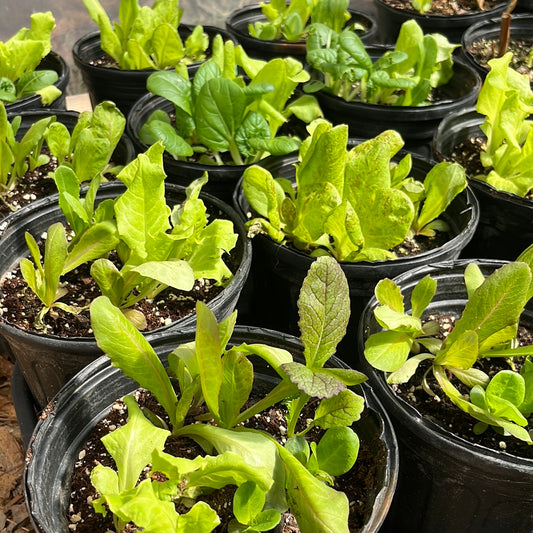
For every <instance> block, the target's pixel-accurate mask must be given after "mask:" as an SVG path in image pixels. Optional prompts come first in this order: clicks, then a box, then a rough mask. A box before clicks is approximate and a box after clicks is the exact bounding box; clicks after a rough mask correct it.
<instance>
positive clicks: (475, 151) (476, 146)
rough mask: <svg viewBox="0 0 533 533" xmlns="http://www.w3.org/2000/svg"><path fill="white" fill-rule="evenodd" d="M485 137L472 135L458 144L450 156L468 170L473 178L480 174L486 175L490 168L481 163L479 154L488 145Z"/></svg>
mask: <svg viewBox="0 0 533 533" xmlns="http://www.w3.org/2000/svg"><path fill="white" fill-rule="evenodd" d="M486 142H487V139H486V138H485V137H472V138H470V139H467V140H466V141H464V142H462V143H461V144H458V145H457V146H456V147H455V148H454V150H453V152H452V154H451V157H450V160H451V161H453V162H454V163H459V164H460V165H462V166H463V168H464V169H465V170H466V174H467V176H469V177H471V178H473V177H475V176H479V175H486V174H488V173H489V172H490V169H488V168H485V167H484V166H483V165H482V164H481V159H480V157H479V154H480V152H481V151H482V150H484V149H485V147H486Z"/></svg>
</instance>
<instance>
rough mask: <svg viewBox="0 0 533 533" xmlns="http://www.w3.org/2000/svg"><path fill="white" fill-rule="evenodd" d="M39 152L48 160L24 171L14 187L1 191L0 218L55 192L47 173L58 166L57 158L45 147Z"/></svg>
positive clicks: (52, 181)
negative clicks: (44, 163)
mask: <svg viewBox="0 0 533 533" xmlns="http://www.w3.org/2000/svg"><path fill="white" fill-rule="evenodd" d="M41 153H42V154H44V155H47V156H48V157H49V158H50V160H49V162H48V163H47V164H46V165H41V166H40V167H37V168H36V169H34V170H31V171H28V172H26V173H25V174H24V176H22V177H21V178H20V179H19V180H18V182H17V185H16V187H14V188H13V189H11V190H9V191H5V192H2V194H1V196H0V220H2V219H3V218H5V217H6V216H8V215H9V214H11V213H12V212H14V211H17V210H19V209H20V208H21V207H24V206H25V205H28V204H30V203H31V202H35V200H38V199H40V198H44V197H45V196H49V195H51V194H54V193H56V192H57V187H56V184H55V182H54V180H53V179H52V178H51V177H49V174H50V173H52V172H54V171H55V170H56V168H57V166H58V163H57V159H56V158H55V157H54V156H52V155H51V154H50V151H49V150H48V148H47V147H43V149H42V150H41Z"/></svg>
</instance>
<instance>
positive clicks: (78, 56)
mask: <svg viewBox="0 0 533 533" xmlns="http://www.w3.org/2000/svg"><path fill="white" fill-rule="evenodd" d="M201 26H202V27H203V29H204V33H207V35H208V36H209V45H210V44H211V41H212V39H213V37H214V36H215V35H216V34H221V35H222V38H223V39H224V40H232V41H234V42H235V38H234V37H233V35H232V34H231V33H230V32H228V31H227V30H225V29H224V28H219V27H217V26H210V25H203V24H201ZM192 28H194V25H192V24H183V23H182V24H180V25H179V27H178V31H179V30H180V29H184V30H186V31H189V30H191V29H192ZM96 44H98V50H100V51H101V54H100V55H107V54H106V52H104V51H103V50H102V48H101V39H100V30H93V31H90V32H88V33H86V34H85V35H82V36H81V37H80V38H79V39H78V40H77V41H76V42H75V43H74V44H73V45H72V57H73V58H74V63H76V65H77V66H78V67H79V68H82V69H85V70H87V71H89V72H98V73H100V74H103V73H105V72H106V71H109V70H111V71H113V72H122V73H123V74H124V76H132V77H134V76H139V75H142V74H146V75H147V76H148V75H150V74H151V73H152V72H157V71H158V69H121V68H117V67H104V66H101V65H93V64H91V63H90V62H89V61H88V60H87V59H86V58H85V57H84V56H85V54H83V53H82V51H81V48H82V46H84V45H96ZM201 63H203V60H202V61H194V62H193V63H190V64H189V65H187V67H188V68H195V67H198V66H199V65H200V64H201ZM166 70H174V69H173V68H168V69H166Z"/></svg>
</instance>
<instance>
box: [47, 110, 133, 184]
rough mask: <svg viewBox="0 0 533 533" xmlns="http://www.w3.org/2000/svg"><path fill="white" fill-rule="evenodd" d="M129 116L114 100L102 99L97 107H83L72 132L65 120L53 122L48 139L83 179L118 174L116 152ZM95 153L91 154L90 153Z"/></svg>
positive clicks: (59, 156) (52, 149)
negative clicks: (90, 108) (113, 162)
mask: <svg viewBox="0 0 533 533" xmlns="http://www.w3.org/2000/svg"><path fill="white" fill-rule="evenodd" d="M125 126H126V119H125V118H124V115H123V114H122V113H121V112H120V110H119V109H118V108H117V106H116V105H115V104H114V103H113V102H101V103H100V104H98V105H97V106H96V107H95V108H94V110H93V111H83V112H82V113H80V115H79V117H78V121H77V123H76V125H75V126H74V129H73V131H72V134H70V133H69V131H68V129H67V127H66V126H65V125H64V124H62V123H61V122H54V123H53V124H50V125H49V127H48V128H47V130H46V132H45V139H46V144H47V146H48V148H49V149H50V152H51V153H52V155H54V156H55V157H56V158H57V160H58V161H59V162H60V163H61V164H62V165H63V166H67V167H70V168H72V169H73V170H74V173H75V174H76V176H77V177H78V180H79V181H80V183H81V182H90V181H91V180H92V179H93V178H94V177H95V176H96V175H99V174H103V173H105V172H111V173H113V174H117V173H118V171H119V170H120V168H119V167H111V166H110V161H111V156H112V155H113V152H114V150H115V148H116V146H117V144H118V142H119V141H120V139H121V137H122V135H123V133H124V128H125ZM87 154H91V157H87Z"/></svg>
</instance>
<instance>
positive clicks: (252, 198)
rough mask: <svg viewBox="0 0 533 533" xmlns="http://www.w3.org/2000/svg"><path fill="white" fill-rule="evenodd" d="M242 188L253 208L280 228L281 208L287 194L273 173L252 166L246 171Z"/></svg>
mask: <svg viewBox="0 0 533 533" xmlns="http://www.w3.org/2000/svg"><path fill="white" fill-rule="evenodd" d="M242 188H243V192H244V194H245V196H246V199H247V200H248V202H249V203H250V205H251V207H252V209H254V210H255V211H257V213H259V214H260V215H261V216H263V217H265V218H268V220H269V221H270V222H271V224H273V225H274V226H275V227H277V228H279V227H280V225H281V222H280V218H279V210H280V205H281V203H282V201H283V198H284V197H285V194H284V193H283V190H282V188H281V186H280V185H279V184H278V183H277V182H276V181H275V180H274V178H273V177H272V174H271V173H270V172H269V171H268V170H266V169H264V168H262V167H259V166H256V165H254V166H251V167H249V168H247V169H246V170H245V171H244V174H243V180H242Z"/></svg>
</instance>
